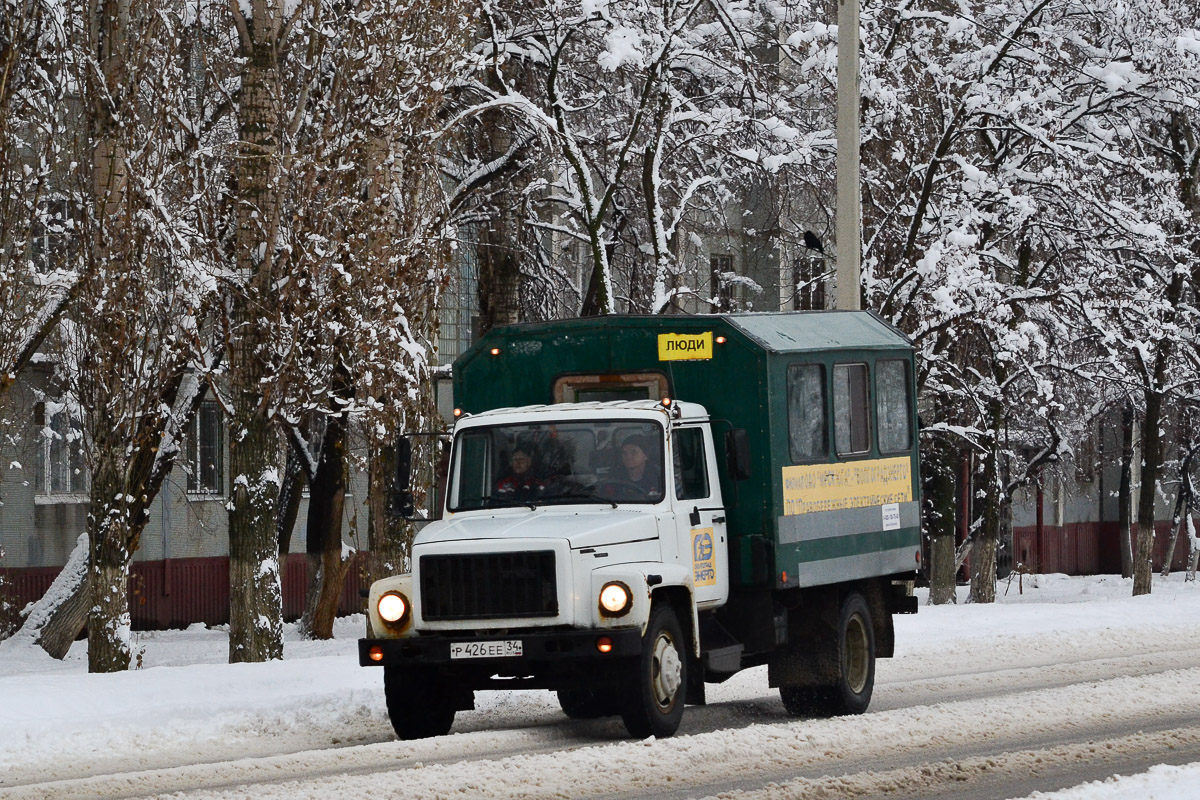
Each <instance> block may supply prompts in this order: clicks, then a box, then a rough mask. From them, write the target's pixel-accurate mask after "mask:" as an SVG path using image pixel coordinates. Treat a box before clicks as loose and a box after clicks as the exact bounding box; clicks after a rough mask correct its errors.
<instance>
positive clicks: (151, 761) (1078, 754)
mask: <svg viewBox="0 0 1200 800" xmlns="http://www.w3.org/2000/svg"><path fill="white" fill-rule="evenodd" d="M1198 601H1200V592H1197V591H1193V590H1192V589H1191V588H1187V589H1181V593H1180V597H1179V598H1177V599H1176V602H1175V603H1173V604H1171V605H1167V603H1166V598H1161V597H1160V598H1158V599H1157V600H1156V601H1155V603H1156V607H1154V608H1152V607H1151V606H1150V604H1148V603H1142V604H1141V605H1140V606H1139V605H1137V604H1136V601H1129V600H1119V601H1109V600H1100V601H1097V602H1095V603H1091V602H1089V603H1086V604H1078V603H1077V601H1073V602H1075V603H1076V604H1073V605H1054V604H1047V605H1045V606H1039V605H1037V604H1030V605H1010V606H996V607H994V608H991V609H986V608H981V607H958V608H950V609H930V610H927V609H924V608H923V609H922V613H921V614H919V615H918V616H917V617H915V618H911V617H910V618H904V619H903V620H901V622H900V625H899V630H898V641H899V642H903V643H904V644H903V646H902V647H901V649H900V651H899V652H898V657H897V658H895V659H892V660H887V661H881V662H880V665H879V673H878V678H877V683H876V690H875V699H874V701H873V703H872V708H871V711H870V713H868V714H866V715H864V716H861V717H855V718H842V719H832V720H819V719H800V720H793V719H790V718H788V717H787V716H786V715H785V714H784V712H783V707H782V704H781V703H780V702H779V700H778V696H777V694H776V693H775V692H773V691H771V690H769V689H768V688H767V686H766V675H765V671H764V670H762V669H758V670H751V671H748V672H746V673H743V674H742V675H739V676H737V677H736V678H734V679H733V680H731V681H729V682H728V683H726V684H723V685H720V686H710V687H709V690H710V691H709V700H710V704H709V705H708V706H706V707H701V708H697V707H691V708H689V709H688V712H687V714H686V715H685V717H684V724H683V727H682V728H681V730H680V733H679V735H677V736H676V737H675V738H673V739H669V740H663V741H646V742H630V741H626V740H625V739H623V735H624V731H623V728H622V727H621V725H620V723H619V721H617V720H601V721H596V722H587V723H584V722H571V721H568V720H567V719H566V718H565V717H564V716H563V715H562V714H561V712H560V711H558V709H557V706H556V704H555V703H554V700H553V698H552V696H551V695H549V694H548V693H545V692H512V693H504V694H492V695H482V696H481V698H480V700H481V702H480V709H479V710H478V711H476V712H471V713H465V714H461V715H460V718H459V720H458V721H457V722H456V724H455V728H454V734H453V735H451V736H448V737H443V738H441V739H434V740H426V741H421V742H414V743H400V742H396V741H394V740H392V738H391V736H390V732H389V731H388V730H387V729H386V719H385V718H383V717H382V715H381V713H380V711H379V709H378V707H377V706H376V705H375V704H376V703H377V702H378V703H379V704H381V698H378V700H376V699H375V696H376V694H381V692H379V691H378V684H377V682H378V681H379V680H380V677H381V676H380V675H379V674H378V672H376V671H373V670H361V669H359V670H358V671H357V672H352V671H345V673H344V674H345V675H346V678H345V680H347V681H350V682H353V684H354V686H353V688H350V689H347V690H345V691H344V692H342V695H341V701H340V703H341V706H342V713H341V714H340V716H339V715H338V714H335V713H333V712H332V710H331V709H332V707H333V704H337V703H338V702H339V701H338V700H336V699H332V698H331V699H329V700H321V699H319V698H318V697H317V696H316V695H314V697H313V698H312V699H311V700H310V701H309V702H308V704H307V707H305V704H304V703H302V704H301V706H300V707H297V706H296V705H295V700H294V699H293V700H288V701H278V700H263V702H264V703H265V704H266V705H265V706H264V708H261V709H258V710H253V711H251V712H248V713H244V714H241V715H238V714H234V713H232V712H225V711H223V710H222V709H223V708H224V706H223V705H222V703H221V702H220V701H218V699H217V698H213V699H212V700H213V703H212V704H213V706H214V708H213V712H212V717H211V718H209V719H205V720H204V721H202V722H201V721H195V722H192V723H189V721H188V720H187V714H181V712H180V711H179V710H178V709H173V708H171V707H169V706H168V705H167V703H166V701H165V700H163V701H153V700H152V699H147V700H146V703H147V708H153V707H157V708H160V709H161V710H162V712H161V713H162V716H163V717H164V719H162V720H160V721H159V722H158V723H157V724H158V725H159V728H158V731H159V734H158V735H157V736H152V737H148V738H143V737H142V736H141V735H140V734H139V735H130V738H129V740H128V742H127V744H128V747H127V748H124V749H123V748H122V747H121V742H120V736H121V734H122V730H123V728H122V724H121V722H120V720H119V717H118V720H117V721H115V722H114V721H111V720H109V721H105V722H103V725H105V726H108V729H109V730H108V733H107V734H104V735H100V734H96V733H95V731H89V730H88V729H87V714H86V713H84V714H81V717H82V719H81V723H80V724H79V726H78V729H77V730H76V731H70V730H64V731H62V733H63V734H65V737H64V738H65V739H67V740H68V743H67V744H65V745H56V744H55V743H53V742H51V741H49V740H48V739H47V738H46V737H47V735H48V733H49V730H50V728H51V727H52V726H51V725H49V724H47V725H46V726H45V727H44V730H41V732H38V731H37V730H35V729H37V725H36V724H34V723H29V725H30V730H34V732H33V733H30V734H28V737H29V738H28V741H29V745H28V747H27V748H26V749H25V751H24V752H22V751H21V749H20V748H19V747H18V748H14V750H13V752H12V755H13V756H14V757H12V758H10V759H9V762H8V763H7V764H6V763H5V761H4V759H3V757H2V756H3V753H4V748H3V746H0V797H3V798H14V800H15V799H16V798H49V797H54V798H95V797H128V798H140V797H147V796H154V795H160V794H171V795H172V796H177V797H189V798H228V797H256V798H306V797H311V798H342V797H347V798H348V797H356V798H361V797H363V796H370V795H377V796H379V795H381V796H390V797H405V798H423V797H430V798H432V797H447V798H449V797H463V798H468V797H529V798H535V797H536V798H541V797H571V798H577V797H589V798H634V797H636V798H641V797H647V796H653V797H655V798H659V797H666V798H672V797H676V798H692V797H709V796H715V795H720V796H721V797H727V798H776V797H779V798H783V797H815V798H824V797H829V798H834V797H882V796H887V797H923V798H936V797H959V798H1003V797H1024V796H1026V795H1028V794H1030V793H1031V792H1033V791H1035V790H1042V791H1048V790H1057V789H1061V788H1065V787H1070V786H1075V785H1076V784H1079V783H1082V782H1084V781H1091V780H1098V779H1103V778H1106V777H1108V776H1109V775H1112V774H1113V773H1122V774H1130V773H1138V772H1144V771H1146V770H1147V769H1149V768H1150V767H1152V766H1153V765H1156V764H1188V763H1192V762H1197V761H1200V708H1198V707H1197V704H1196V702H1195V699H1196V697H1197V694H1198V693H1197V690H1196V687H1197V686H1200V635H1198V634H1200V613H1197V612H1200V602H1198ZM1180 604H1183V605H1180ZM1051 612H1060V613H1057V614H1055V613H1051ZM327 661H328V662H329V663H328V664H327V663H325V662H327ZM343 661H344V659H343V658H340V657H316V658H311V659H299V660H297V661H296V662H294V663H295V664H299V665H306V666H307V667H308V668H309V672H310V673H311V677H310V678H309V681H310V682H330V681H332V682H335V683H336V681H337V679H331V677H330V676H331V675H333V674H334V673H337V674H342V671H343V669H344V667H345V665H344V663H343ZM284 663H285V664H286V663H287V662H284ZM257 666H258V667H259V669H258V670H255V672H260V673H261V674H262V675H263V677H264V678H265V677H267V672H268V671H271V672H273V673H274V674H275V677H276V678H277V680H278V681H280V682H283V683H286V681H288V680H292V678H291V677H289V676H290V673H288V675H284V674H283V673H282V670H281V669H274V670H272V669H271V668H272V667H282V666H283V665H257ZM170 669H176V670H178V669H181V668H171V667H164V668H163V669H162V670H148V671H146V672H145V673H144V674H146V675H147V676H150V675H152V674H170V673H169V672H167V671H168V670H170ZM182 669H185V670H199V669H200V667H184V668H182ZM207 669H208V670H210V671H213V672H221V671H222V670H223V671H224V674H226V675H233V674H236V672H232V671H231V668H229V667H217V666H216V665H208V666H207ZM355 669H357V668H355ZM203 674H204V673H201V672H196V673H195V675H194V676H193V677H194V678H195V679H196V680H197V681H198V682H200V683H202V682H203V681H204V680H205V678H203ZM364 674H365V677H364ZM130 675H133V673H131V674H130ZM104 677H107V678H113V677H114V676H82V678H84V679H85V680H87V681H89V682H92V681H99V680H100V679H101V678H104ZM121 677H126V676H121ZM59 678H64V679H66V678H67V676H66V675H63V676H58V675H56V676H52V680H57V679H59ZM297 680H298V681H299V682H303V679H297ZM18 682H19V676H14V677H13V678H2V677H0V692H5V691H7V690H8V689H10V688H13V687H16V686H17V685H18ZM252 682H253V681H252ZM97 686H99V684H97ZM372 687H375V688H372ZM272 689H277V687H270V688H269V687H268V686H267V684H266V683H263V684H262V685H261V686H260V687H259V688H258V691H259V692H260V693H262V694H265V693H268V692H269V691H271V690H272ZM51 690H52V689H51ZM196 691H197V693H198V694H200V695H201V697H200V698H198V699H202V694H203V692H205V691H206V690H205V689H202V688H197V690H196ZM230 691H231V694H233V695H235V697H233V698H231V699H232V700H234V701H236V700H237V697H236V696H237V695H239V694H240V692H242V691H244V689H242V690H234V689H232V688H231V690H230ZM279 691H283V690H279ZM288 691H291V692H292V694H293V696H294V691H293V690H288ZM308 691H310V692H314V693H316V692H317V691H318V690H317V688H316V687H314V686H311V685H310V686H309V689H308ZM285 693H286V692H285ZM126 703H127V707H128V709H129V712H128V713H129V717H130V728H129V730H133V729H134V728H136V729H137V730H139V731H142V730H144V729H145V725H146V724H145V723H144V722H140V720H141V718H142V716H143V715H144V714H146V710H145V709H142V708H140V707H139V706H138V702H137V701H136V699H135V698H133V697H132V696H131V697H130V698H129V699H128V700H126ZM183 706H184V707H185V708H191V709H192V710H191V712H189V713H195V711H196V709H195V707H194V705H193V706H189V705H188V704H187V703H183ZM288 709H291V710H290V711H289V710H288ZM69 716H70V715H69V713H68V714H65V715H64V718H69ZM151 716H153V715H151ZM181 717H182V722H181ZM3 723H4V713H3V710H0V724H3ZM64 724H67V723H64ZM272 726H277V729H276V730H272ZM18 729H19V725H18ZM0 730H2V729H0ZM72 736H75V737H76V738H75V741H78V742H80V743H81V746H80V748H79V750H77V751H72V750H71V748H70V745H69V741H70V739H71V738H72ZM3 737H4V734H3V733H2V732H0V741H2V740H3ZM89 737H94V738H89ZM100 741H105V742H110V744H108V745H101V744H89V742H100ZM56 748H58V749H56ZM106 748H107V749H106Z"/></svg>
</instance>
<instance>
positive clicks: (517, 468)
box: [496, 444, 546, 502]
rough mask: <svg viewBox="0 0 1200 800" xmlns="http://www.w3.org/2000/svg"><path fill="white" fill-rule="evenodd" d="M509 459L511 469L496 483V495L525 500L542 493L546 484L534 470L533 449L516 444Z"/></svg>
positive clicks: (503, 497) (502, 497)
mask: <svg viewBox="0 0 1200 800" xmlns="http://www.w3.org/2000/svg"><path fill="white" fill-rule="evenodd" d="M509 461H510V467H511V469H510V471H509V473H508V474H507V475H505V476H504V477H503V478H501V479H500V480H499V481H498V482H497V483H496V496H497V497H499V498H501V499H513V500H519V501H521V502H525V501H528V500H531V499H533V498H535V497H537V496H538V495H540V494H541V493H542V490H543V489H545V488H546V485H545V483H544V482H543V481H542V480H541V479H540V478H538V477H537V475H536V473H535V472H534V469H533V449H532V448H531V447H529V446H528V445H524V444H518V445H515V446H514V447H513V450H512V456H511V457H510V459H509Z"/></svg>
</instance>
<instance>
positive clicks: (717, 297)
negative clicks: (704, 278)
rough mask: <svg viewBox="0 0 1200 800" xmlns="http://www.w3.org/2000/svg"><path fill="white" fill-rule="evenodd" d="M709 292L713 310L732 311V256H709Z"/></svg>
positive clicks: (733, 276)
mask: <svg viewBox="0 0 1200 800" xmlns="http://www.w3.org/2000/svg"><path fill="white" fill-rule="evenodd" d="M708 266H709V274H710V284H711V285H710V290H711V292H712V303H713V310H714V311H717V312H725V311H732V310H733V279H734V278H735V277H737V276H736V275H734V272H733V256H709V258H708Z"/></svg>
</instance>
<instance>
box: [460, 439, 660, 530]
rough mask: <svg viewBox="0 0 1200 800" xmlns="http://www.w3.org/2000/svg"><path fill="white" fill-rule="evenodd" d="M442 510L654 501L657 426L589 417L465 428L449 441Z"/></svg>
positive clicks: (656, 499)
mask: <svg viewBox="0 0 1200 800" xmlns="http://www.w3.org/2000/svg"><path fill="white" fill-rule="evenodd" d="M452 463H453V467H452V469H451V475H450V486H449V498H450V501H449V508H450V510H451V511H466V510H469V509H474V508H503V507H510V506H522V505H525V506H534V507H536V506H540V505H554V504H565V503H595V502H603V503H613V504H616V503H657V502H659V501H660V500H662V498H663V428H662V426H661V425H659V424H657V423H655V422H637V421H621V422H615V421H611V420H595V421H587V422H559V423H553V424H526V425H495V426H491V427H486V428H484V427H481V428H471V429H469V430H466V431H463V432H462V433H461V434H459V435H458V436H457V437H456V438H455V441H454V458H453V462H452Z"/></svg>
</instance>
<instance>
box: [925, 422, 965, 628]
mask: <svg viewBox="0 0 1200 800" xmlns="http://www.w3.org/2000/svg"><path fill="white" fill-rule="evenodd" d="M956 464H957V459H956V458H955V454H954V452H953V451H951V450H950V448H948V447H945V446H943V445H941V444H940V443H939V444H938V445H935V446H934V447H932V448H930V457H929V458H927V459H923V460H922V462H921V467H922V468H923V471H924V472H925V473H926V476H927V477H926V481H925V503H926V506H925V507H926V513H925V515H924V523H925V529H926V531H927V532H928V535H929V559H930V564H929V602H930V603H932V604H933V605H942V604H945V603H953V602H956V600H957V597H956V592H955V581H954V575H955V572H956V571H957V570H956V569H955V565H954V555H955V546H954V535H955V525H954V508H955V496H956V495H955V484H954V475H955V473H956V471H957V470H956V469H955V466H956Z"/></svg>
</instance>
